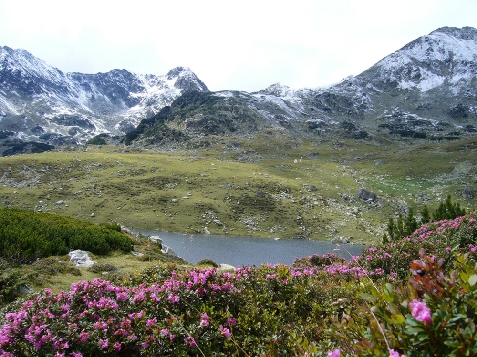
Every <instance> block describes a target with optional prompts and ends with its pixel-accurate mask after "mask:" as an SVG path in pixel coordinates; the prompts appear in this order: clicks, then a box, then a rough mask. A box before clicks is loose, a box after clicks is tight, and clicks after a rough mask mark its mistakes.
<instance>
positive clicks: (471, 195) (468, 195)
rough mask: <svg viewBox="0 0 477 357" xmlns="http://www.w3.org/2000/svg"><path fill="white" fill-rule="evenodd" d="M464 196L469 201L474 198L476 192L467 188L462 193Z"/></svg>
mask: <svg viewBox="0 0 477 357" xmlns="http://www.w3.org/2000/svg"><path fill="white" fill-rule="evenodd" d="M462 196H464V198H465V199H467V200H469V199H472V198H474V191H472V189H471V188H469V187H466V188H464V191H463V192H462Z"/></svg>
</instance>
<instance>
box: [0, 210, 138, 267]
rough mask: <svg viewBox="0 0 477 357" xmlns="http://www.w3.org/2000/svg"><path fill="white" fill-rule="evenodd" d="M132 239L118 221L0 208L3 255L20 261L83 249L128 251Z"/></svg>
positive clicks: (101, 251)
mask: <svg viewBox="0 0 477 357" xmlns="http://www.w3.org/2000/svg"><path fill="white" fill-rule="evenodd" d="M132 246H133V241H132V239H131V238H130V237H128V236H127V235H125V234H122V233H121V232H120V228H119V229H118V226H117V225H115V224H103V225H100V226H97V225H95V224H92V223H89V222H84V221H81V220H77V219H73V218H67V217H63V216H58V215H53V214H48V213H39V212H33V211H23V210H16V209H15V210H13V209H2V210H0V258H4V259H6V260H7V261H10V262H15V263H18V264H23V263H31V262H33V261H35V260H36V259H38V258H46V257H49V256H52V255H64V254H67V253H68V252H69V251H70V250H74V249H81V250H86V251H89V252H92V253H94V254H98V255H105V254H108V253H110V252H113V251H123V252H129V251H131V250H132Z"/></svg>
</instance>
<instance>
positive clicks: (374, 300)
mask: <svg viewBox="0 0 477 357" xmlns="http://www.w3.org/2000/svg"><path fill="white" fill-rule="evenodd" d="M361 297H362V298H363V299H364V300H368V301H371V302H376V300H377V299H376V297H375V296H373V295H371V294H368V293H361Z"/></svg>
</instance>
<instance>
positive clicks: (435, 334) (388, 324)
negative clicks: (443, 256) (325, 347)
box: [357, 255, 477, 357]
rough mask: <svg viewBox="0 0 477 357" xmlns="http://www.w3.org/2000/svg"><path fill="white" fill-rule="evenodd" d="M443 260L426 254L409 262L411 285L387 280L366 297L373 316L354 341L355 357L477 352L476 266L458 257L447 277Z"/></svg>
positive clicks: (462, 354) (460, 354) (461, 256)
mask: <svg viewBox="0 0 477 357" xmlns="http://www.w3.org/2000/svg"><path fill="white" fill-rule="evenodd" d="M442 263H443V260H437V259H436V258H435V257H429V256H424V257H422V259H421V260H416V261H414V262H413V264H412V268H413V269H412V270H413V273H414V276H413V278H411V280H410V285H409V287H406V288H397V289H396V288H394V287H393V286H392V285H390V284H388V285H386V287H385V289H383V290H382V291H379V290H375V291H374V292H373V294H372V295H364V297H365V299H366V300H367V301H368V302H369V303H371V304H372V305H373V306H372V308H371V310H370V311H371V313H372V314H373V317H374V319H373V320H371V323H370V327H369V329H368V330H367V332H366V333H365V339H363V340H362V341H361V342H360V343H359V344H358V345H357V351H358V352H359V353H358V354H359V355H362V356H387V354H386V352H383V351H388V350H393V351H394V355H396V356H401V353H402V354H404V355H405V356H407V357H417V356H475V355H477V331H476V328H475V321H476V318H477V315H476V308H477V299H476V297H477V267H476V266H475V264H474V263H473V262H472V261H470V260H469V259H468V256H467V255H458V256H457V257H456V264H455V270H453V271H452V272H450V274H447V275H445V274H444V272H443V270H442ZM390 355H391V356H392V355H393V354H390Z"/></svg>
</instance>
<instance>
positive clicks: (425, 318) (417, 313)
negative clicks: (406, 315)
mask: <svg viewBox="0 0 477 357" xmlns="http://www.w3.org/2000/svg"><path fill="white" fill-rule="evenodd" d="M409 307H410V308H411V309H412V311H411V314H412V317H414V318H415V319H416V320H418V321H422V322H424V323H426V324H429V323H431V321H432V318H431V310H429V309H428V308H427V306H426V303H425V302H424V301H419V300H413V301H411V302H410V303H409Z"/></svg>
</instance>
